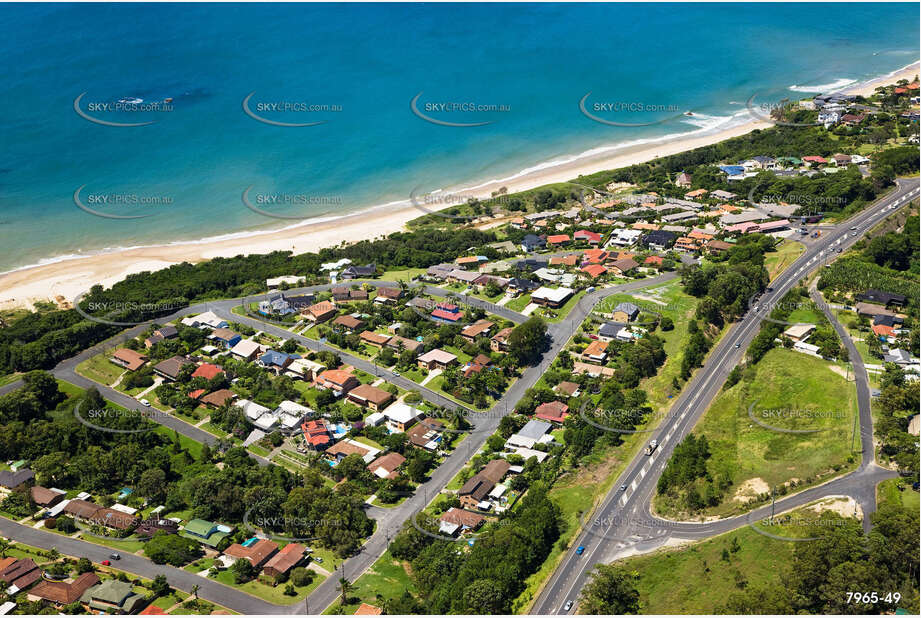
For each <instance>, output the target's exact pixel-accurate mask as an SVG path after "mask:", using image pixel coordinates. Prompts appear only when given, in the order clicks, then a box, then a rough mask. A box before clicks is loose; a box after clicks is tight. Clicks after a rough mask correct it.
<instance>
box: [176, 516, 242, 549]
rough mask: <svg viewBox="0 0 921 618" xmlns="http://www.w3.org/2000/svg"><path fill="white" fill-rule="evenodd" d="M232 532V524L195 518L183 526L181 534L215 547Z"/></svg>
mask: <svg viewBox="0 0 921 618" xmlns="http://www.w3.org/2000/svg"><path fill="white" fill-rule="evenodd" d="M232 532H233V528H231V527H230V526H225V525H224V524H216V523H214V522H210V521H208V520H206V519H193V520H191V521H189V523H187V524H186V525H185V526H183V528H182V530H181V531H180V532H179V536H181V537H185V538H187V539H192V540H193V541H197V542H198V543H201V544H202V545H207V546H208V547H211V548H214V547H217V546H218V545H219V544H220V542H221V541H223V540H224V539H225V538H227V535H229V534H230V533H232Z"/></svg>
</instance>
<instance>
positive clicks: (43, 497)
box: [29, 485, 67, 507]
mask: <svg viewBox="0 0 921 618" xmlns="http://www.w3.org/2000/svg"><path fill="white" fill-rule="evenodd" d="M29 495H30V496H31V497H32V502H34V503H35V504H36V505H37V506H40V507H49V506H54V505H55V504H58V503H59V502H61V500H63V499H64V496H66V495H67V492H64V491H61V490H60V489H48V488H46V487H42V486H41V485H35V486H34V487H32V488H30V489H29Z"/></svg>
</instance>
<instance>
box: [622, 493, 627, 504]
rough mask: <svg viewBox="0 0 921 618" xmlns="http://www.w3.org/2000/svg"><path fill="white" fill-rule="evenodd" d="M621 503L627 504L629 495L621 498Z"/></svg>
mask: <svg viewBox="0 0 921 618" xmlns="http://www.w3.org/2000/svg"><path fill="white" fill-rule="evenodd" d="M620 503H621V504H627V494H624V495H623V496H621V497H620Z"/></svg>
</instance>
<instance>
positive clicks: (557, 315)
mask: <svg viewBox="0 0 921 618" xmlns="http://www.w3.org/2000/svg"><path fill="white" fill-rule="evenodd" d="M583 296H585V292H584V291H580V292H576V293H575V294H573V295H572V298H570V299H569V300H567V301H566V303H565V304H564V305H563V306H562V307H560V308H559V309H550V310H549V311H552V312H553V314H554V315H553V317H550V318H547V321H548V322H562V321H563V320H565V319H566V316H568V315H569V312H570V311H572V309H573V307H575V306H576V305H577V304H579V301H580V300H581V299H582V297H583ZM516 300H517V299H516ZM510 304H511V303H509V305H510ZM506 306H508V305H506ZM522 309H524V307H522ZM538 311H540V310H538ZM535 313H537V312H535Z"/></svg>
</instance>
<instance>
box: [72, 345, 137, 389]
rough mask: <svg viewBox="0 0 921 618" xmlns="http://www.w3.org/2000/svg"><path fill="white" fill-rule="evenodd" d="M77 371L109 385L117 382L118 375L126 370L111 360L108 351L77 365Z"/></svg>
mask: <svg viewBox="0 0 921 618" xmlns="http://www.w3.org/2000/svg"><path fill="white" fill-rule="evenodd" d="M76 371H77V373H79V374H80V375H82V376H83V377H86V378H89V379H90V380H92V381H94V382H99V383H100V384H105V385H106V386H109V385H110V384H112V383H113V382H115V380H117V379H118V376H120V375H121V374H122V372H123V371H125V370H124V369H122V368H121V367H119V366H118V365H116V364H115V363H113V362H112V361H110V360H109V353H108V352H103V353H102V354H97V355H96V356H92V357H90V358H88V359H86V360H85V361H83V362H82V363H80V364H79V365H77V367H76Z"/></svg>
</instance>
